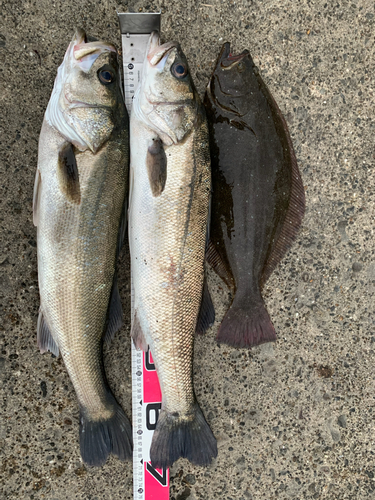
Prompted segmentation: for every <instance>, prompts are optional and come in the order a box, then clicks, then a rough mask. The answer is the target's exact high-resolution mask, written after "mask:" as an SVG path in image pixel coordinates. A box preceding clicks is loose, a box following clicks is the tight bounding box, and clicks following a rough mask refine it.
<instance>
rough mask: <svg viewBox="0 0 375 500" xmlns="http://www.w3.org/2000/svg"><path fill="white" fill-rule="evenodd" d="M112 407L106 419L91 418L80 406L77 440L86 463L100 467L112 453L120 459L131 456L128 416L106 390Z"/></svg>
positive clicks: (130, 433)
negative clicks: (110, 414) (112, 410)
mask: <svg viewBox="0 0 375 500" xmlns="http://www.w3.org/2000/svg"><path fill="white" fill-rule="evenodd" d="M108 392H109V394H108V395H109V397H110V399H111V400H112V401H111V403H112V406H113V409H114V412H113V415H112V416H111V417H110V418H108V419H103V420H92V419H90V418H89V416H88V415H87V412H85V411H84V410H83V409H82V408H81V415H80V425H79V441H80V448H81V456H82V459H83V461H84V462H85V463H86V464H87V465H91V466H95V467H100V466H102V465H104V463H105V462H106V460H107V458H108V455H109V454H110V453H112V454H113V455H115V456H116V457H118V458H119V459H120V460H128V459H131V457H132V453H133V451H132V449H133V441H132V429H131V424H130V422H129V419H128V417H127V416H126V415H125V413H124V411H123V409H122V408H121V406H120V405H119V404H118V403H117V401H116V400H115V398H114V396H113V394H112V393H111V392H110V391H109V390H108Z"/></svg>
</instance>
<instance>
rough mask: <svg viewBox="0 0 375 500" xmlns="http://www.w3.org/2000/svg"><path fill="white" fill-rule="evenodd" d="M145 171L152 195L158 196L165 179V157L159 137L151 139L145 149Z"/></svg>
mask: <svg viewBox="0 0 375 500" xmlns="http://www.w3.org/2000/svg"><path fill="white" fill-rule="evenodd" d="M146 164H147V173H148V180H149V181H150V187H151V191H152V194H153V195H154V196H160V195H161V193H162V192H163V190H164V187H165V183H166V181H167V157H166V156H165V152H164V147H163V143H162V141H161V139H159V138H157V139H153V141H152V144H151V145H150V146H149V148H148V150H147V160H146Z"/></svg>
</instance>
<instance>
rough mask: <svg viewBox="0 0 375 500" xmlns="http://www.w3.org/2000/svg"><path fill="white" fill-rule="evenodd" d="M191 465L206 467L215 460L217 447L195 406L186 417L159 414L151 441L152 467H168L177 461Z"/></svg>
mask: <svg viewBox="0 0 375 500" xmlns="http://www.w3.org/2000/svg"><path fill="white" fill-rule="evenodd" d="M180 457H183V458H187V459H188V460H190V462H191V463H192V464H194V465H208V464H210V463H211V461H212V459H213V458H215V457H217V444H216V439H215V437H214V435H213V434H212V431H211V429H210V427H209V425H208V424H207V422H206V420H205V418H204V416H203V413H202V410H201V409H200V408H199V405H198V403H195V405H194V407H193V411H192V413H191V414H189V415H188V416H186V417H185V416H184V417H181V416H180V415H179V414H178V413H167V412H166V411H165V410H162V411H161V413H160V415H159V419H158V423H157V424H156V429H155V432H154V436H153V438H152V443H151V449H150V458H151V463H152V465H153V467H156V468H163V467H170V466H171V465H172V464H173V462H175V461H176V460H177V459H178V458H180Z"/></svg>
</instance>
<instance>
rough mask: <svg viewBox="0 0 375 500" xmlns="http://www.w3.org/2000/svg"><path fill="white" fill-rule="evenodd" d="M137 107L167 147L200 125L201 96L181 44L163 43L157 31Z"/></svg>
mask: <svg viewBox="0 0 375 500" xmlns="http://www.w3.org/2000/svg"><path fill="white" fill-rule="evenodd" d="M138 92H139V93H138V95H137V98H136V99H135V100H134V101H135V102H134V108H135V112H136V114H137V115H139V116H140V117H141V118H142V120H143V121H146V123H147V125H148V126H149V127H150V128H151V129H153V130H154V131H155V132H156V133H157V134H158V135H159V137H160V138H161V140H162V141H163V143H164V144H166V145H172V144H177V143H178V142H180V141H181V140H183V139H184V137H185V136H186V135H187V134H188V133H189V132H190V131H191V130H192V128H193V127H194V126H196V124H197V119H198V117H199V116H200V112H201V111H200V106H199V97H198V94H197V91H196V89H195V87H194V83H193V80H192V78H191V75H190V72H189V66H188V63H187V60H186V57H185V55H184V53H183V52H182V50H181V47H180V45H179V44H178V43H177V42H168V43H165V44H162V45H161V44H160V37H159V34H158V33H157V32H153V33H152V34H151V36H150V40H149V43H148V47H147V54H146V59H145V64H144V66H143V74H142V84H141V85H140V87H139V89H138Z"/></svg>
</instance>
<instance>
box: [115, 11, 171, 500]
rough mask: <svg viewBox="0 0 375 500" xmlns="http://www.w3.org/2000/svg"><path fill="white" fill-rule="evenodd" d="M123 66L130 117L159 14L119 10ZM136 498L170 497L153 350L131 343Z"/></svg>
mask: <svg viewBox="0 0 375 500" xmlns="http://www.w3.org/2000/svg"><path fill="white" fill-rule="evenodd" d="M118 16H119V21H120V29H121V38H122V59H123V67H124V92H125V105H126V108H127V110H128V113H129V116H130V114H131V108H132V103H133V97H134V94H135V91H136V90H137V87H138V85H139V84H140V82H141V76H142V67H143V62H144V59H145V56H146V48H147V43H148V40H149V38H150V34H151V32H152V31H159V32H160V18H161V14H160V13H158V14H156V13H134V14H133V13H119V14H118ZM132 403H133V441H134V451H133V498H134V499H135V500H169V470H168V469H166V468H165V469H155V468H154V467H153V466H152V465H151V463H150V446H151V440H152V436H153V434H154V430H155V427H156V423H157V421H158V417H159V412H160V409H161V390H160V384H159V379H158V375H157V373H156V369H155V365H154V363H153V359H152V355H151V352H150V351H148V352H143V351H137V350H136V348H135V347H134V344H133V342H132Z"/></svg>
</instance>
